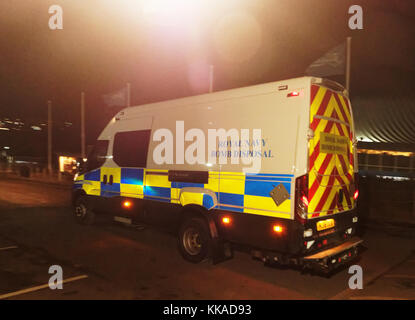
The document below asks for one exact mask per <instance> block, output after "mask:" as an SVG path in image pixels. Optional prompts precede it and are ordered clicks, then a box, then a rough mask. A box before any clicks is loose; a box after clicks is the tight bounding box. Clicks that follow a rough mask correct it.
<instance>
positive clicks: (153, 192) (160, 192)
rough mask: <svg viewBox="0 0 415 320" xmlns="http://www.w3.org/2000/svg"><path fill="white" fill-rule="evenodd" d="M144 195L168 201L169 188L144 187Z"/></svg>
mask: <svg viewBox="0 0 415 320" xmlns="http://www.w3.org/2000/svg"><path fill="white" fill-rule="evenodd" d="M144 195H145V196H149V197H151V196H155V197H163V198H169V199H170V195H171V192H170V188H163V187H149V186H145V187H144Z"/></svg>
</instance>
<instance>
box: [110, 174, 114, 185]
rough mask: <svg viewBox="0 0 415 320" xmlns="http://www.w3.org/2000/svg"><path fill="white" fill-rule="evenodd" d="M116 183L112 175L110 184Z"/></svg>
mask: <svg viewBox="0 0 415 320" xmlns="http://www.w3.org/2000/svg"><path fill="white" fill-rule="evenodd" d="M113 183H114V177H113V176H112V175H110V182H109V184H113Z"/></svg>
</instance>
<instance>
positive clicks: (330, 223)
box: [317, 219, 334, 231]
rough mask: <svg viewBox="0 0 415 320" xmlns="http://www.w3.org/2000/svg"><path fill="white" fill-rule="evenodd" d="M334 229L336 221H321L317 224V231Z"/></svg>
mask: <svg viewBox="0 0 415 320" xmlns="http://www.w3.org/2000/svg"><path fill="white" fill-rule="evenodd" d="M333 227H334V219H327V220H321V221H319V222H317V231H321V230H326V229H330V228H333Z"/></svg>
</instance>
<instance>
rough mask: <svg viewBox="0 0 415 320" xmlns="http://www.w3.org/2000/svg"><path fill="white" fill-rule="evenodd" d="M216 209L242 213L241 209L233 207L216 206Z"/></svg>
mask: <svg viewBox="0 0 415 320" xmlns="http://www.w3.org/2000/svg"><path fill="white" fill-rule="evenodd" d="M217 209H221V210H226V211H235V212H244V209H243V208H233V207H227V206H221V205H219V206H217Z"/></svg>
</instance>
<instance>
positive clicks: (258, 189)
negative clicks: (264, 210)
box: [245, 181, 291, 197]
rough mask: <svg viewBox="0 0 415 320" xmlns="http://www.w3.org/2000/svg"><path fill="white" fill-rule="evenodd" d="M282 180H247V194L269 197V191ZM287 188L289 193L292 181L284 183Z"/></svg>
mask: <svg viewBox="0 0 415 320" xmlns="http://www.w3.org/2000/svg"><path fill="white" fill-rule="evenodd" d="M279 184H280V182H265V181H245V194H246V195H251V196H261V197H269V196H270V195H269V193H270V192H271V191H272V189H274V188H275V187H276V186H277V185H279ZM282 184H283V185H284V187H285V189H287V191H288V193H290V190H291V183H289V182H283V183H282Z"/></svg>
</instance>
